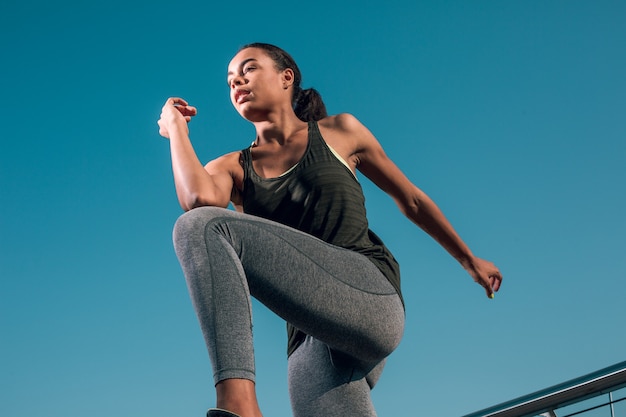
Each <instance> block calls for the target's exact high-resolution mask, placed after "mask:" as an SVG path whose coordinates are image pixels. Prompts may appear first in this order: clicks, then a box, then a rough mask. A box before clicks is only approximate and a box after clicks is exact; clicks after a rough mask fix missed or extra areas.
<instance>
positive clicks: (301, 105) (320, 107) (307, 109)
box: [293, 88, 328, 122]
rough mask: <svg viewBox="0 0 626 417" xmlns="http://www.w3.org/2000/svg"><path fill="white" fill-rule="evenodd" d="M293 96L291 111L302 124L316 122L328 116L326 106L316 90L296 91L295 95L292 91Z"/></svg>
mask: <svg viewBox="0 0 626 417" xmlns="http://www.w3.org/2000/svg"><path fill="white" fill-rule="evenodd" d="M294 96H295V100H294V106H293V111H294V112H295V113H296V116H298V119H300V120H302V121H304V122H317V121H318V120H321V119H323V118H324V117H326V116H328V113H327V112H326V105H325V104H324V102H323V101H322V96H321V95H320V93H319V92H318V91H317V90H316V89H314V88H307V89H306V90H302V89H298V91H297V95H296V91H295V90H294Z"/></svg>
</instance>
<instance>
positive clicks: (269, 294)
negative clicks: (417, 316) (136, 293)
mask: <svg viewBox="0 0 626 417" xmlns="http://www.w3.org/2000/svg"><path fill="white" fill-rule="evenodd" d="M174 242H175V248H176V252H177V255H178V257H179V260H180V262H181V265H182V267H183V271H184V273H185V277H186V279H187V284H188V287H189V292H190V295H191V298H192V301H193V304H194V307H195V309H196V312H197V315H198V318H199V320H200V325H201V328H202V331H203V334H204V336H205V341H206V343H207V347H208V350H209V354H210V356H211V361H212V364H213V367H214V378H215V381H216V383H219V382H220V381H224V380H227V379H232V378H234V379H247V380H249V381H254V355H253V348H252V321H251V313H250V299H249V297H250V294H252V295H253V296H255V298H257V299H258V300H259V301H260V302H262V303H263V304H265V305H266V306H267V307H269V308H270V309H271V310H273V311H274V312H275V313H277V314H278V315H279V316H281V317H282V318H283V319H285V320H286V321H288V322H290V323H292V324H293V325H295V326H296V327H298V328H299V329H301V330H302V331H304V332H305V333H307V334H309V335H312V336H314V337H315V338H316V339H318V340H320V341H322V342H323V343H325V344H328V345H329V346H331V347H332V348H333V349H335V350H337V351H341V352H344V353H347V354H349V355H351V356H353V357H354V358H358V359H359V360H360V361H362V363H363V364H366V366H367V364H375V363H378V362H379V361H380V360H382V359H383V358H384V357H385V356H387V355H388V354H389V353H391V351H392V350H393V349H394V348H395V346H396V345H397V343H398V342H399V340H400V337H401V334H402V330H403V325H404V311H403V308H402V304H401V301H400V298H399V297H398V295H397V294H396V293H395V290H394V289H393V287H392V286H391V284H389V282H388V281H387V280H386V279H385V278H384V276H383V275H382V274H381V273H380V271H379V270H378V269H377V268H376V267H375V266H374V265H373V264H372V263H371V262H370V261H369V260H368V259H367V258H365V257H364V256H362V255H360V254H358V253H355V252H352V251H348V250H345V249H341V248H337V247H335V246H332V245H329V244H327V243H324V242H322V241H320V240H319V239H316V238H313V237H311V236H310V235H307V234H305V233H302V232H299V231H297V230H295V229H292V228H288V227H286V226H283V225H280V224H277V223H274V222H270V221H267V220H264V219H260V218H257V217H254V216H248V215H242V214H240V213H235V212H233V211H230V210H225V209H219V208H211V207H201V208H198V209H194V210H191V211H190V212H188V213H186V214H184V215H183V216H181V217H180V219H179V220H178V222H177V224H176V227H175V230H174Z"/></svg>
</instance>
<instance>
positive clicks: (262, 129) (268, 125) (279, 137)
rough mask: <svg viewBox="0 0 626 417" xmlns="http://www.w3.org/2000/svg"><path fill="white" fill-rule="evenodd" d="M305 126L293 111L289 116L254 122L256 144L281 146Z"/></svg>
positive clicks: (283, 115) (277, 116)
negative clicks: (276, 144)
mask: <svg viewBox="0 0 626 417" xmlns="http://www.w3.org/2000/svg"><path fill="white" fill-rule="evenodd" d="M306 126H307V123H306V122H303V121H302V120H300V119H298V117H296V115H295V113H293V111H292V112H291V114H288V113H287V114H281V115H276V116H274V117H271V116H270V117H268V118H267V120H265V121H259V122H254V127H255V129H256V144H257V145H260V144H263V143H278V144H280V145H282V144H284V143H285V142H287V141H288V140H289V138H291V137H293V136H294V134H295V133H296V132H298V131H300V130H302V129H304V128H306Z"/></svg>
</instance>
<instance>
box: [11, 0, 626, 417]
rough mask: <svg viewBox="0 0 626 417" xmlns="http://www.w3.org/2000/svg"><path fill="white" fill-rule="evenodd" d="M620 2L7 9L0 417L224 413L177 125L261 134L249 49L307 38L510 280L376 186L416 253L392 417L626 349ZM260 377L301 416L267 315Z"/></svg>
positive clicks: (558, 378) (347, 95) (275, 411)
mask: <svg viewBox="0 0 626 417" xmlns="http://www.w3.org/2000/svg"><path fill="white" fill-rule="evenodd" d="M625 16H626V3H625V2H623V1H617V0H616V1H576V0H572V1H544V0H540V1H539V0H530V1H515V2H514V1H471V2H470V1H430V2H423V1H408V0H406V1H393V0H392V1H386V2H382V1H379V2H369V1H363V0H358V1H356V0H355V1H341V0H337V1H325V0H321V1H316V2H310V3H306V2H291V3H290V2H271V1H270V2H261V1H259V2H247V1H240V2H223V1H219V2H211V1H186V2H164V1H160V0H158V1H154V0H151V1H148V0H145V1H133V0H127V1H119V0H108V1H89V2H75V1H72V2H69V1H58V2H44V1H21V2H9V1H4V2H2V4H1V5H0V33H1V36H0V48H1V49H0V52H1V55H0V56H1V57H2V65H0V89H1V90H0V91H1V93H2V100H0V121H1V125H2V133H1V138H2V139H1V141H2V147H1V149H0V176H1V177H0V179H1V181H0V198H1V199H2V204H1V205H0V227H1V229H0V249H1V250H0V280H1V281H0V282H1V287H0V338H1V339H0V415H2V416H6V417H26V416H29V417H30V416H35V415H45V416H47V417H57V416H58V417H61V416H63V417H83V416H90V417H101V416H102V417H104V416H107V417H110V416H115V417H126V416H128V417H130V416H133V417H135V416H150V417H166V416H202V415H204V413H205V411H206V408H208V407H210V406H213V405H214V400H215V398H214V394H213V388H212V377H211V371H210V364H209V360H208V356H207V354H206V351H205V347H204V344H203V341H202V336H201V334H200V330H199V327H198V325H197V322H196V318H195V315H194V313H193V310H192V308H191V303H190V301H189V298H188V295H187V291H186V287H185V283H184V279H183V276H182V273H181V270H180V267H179V265H178V261H177V259H176V257H175V255H174V251H173V248H172V244H171V229H172V226H173V224H174V222H175V220H176V218H177V217H178V216H179V215H180V214H181V209H180V207H179V206H178V203H177V201H176V196H175V193H174V187H173V181H172V174H171V167H170V161H169V148H168V143H167V141H166V140H165V139H163V138H161V137H160V136H159V135H158V128H157V125H156V121H157V119H158V117H159V113H160V108H161V106H162V104H163V102H164V101H165V99H166V98H167V97H169V96H182V97H184V98H186V99H187V100H188V101H189V102H190V103H191V104H193V105H195V106H197V108H198V110H199V114H198V116H197V117H196V118H195V119H194V120H193V122H192V123H191V137H192V141H193V143H194V145H195V147H196V149H197V152H198V155H199V157H200V158H201V160H203V161H208V160H210V159H212V158H214V157H217V156H219V155H221V154H223V153H225V152H228V151H232V150H238V149H241V148H243V147H245V146H247V145H248V144H249V143H250V142H251V141H252V140H253V139H254V129H253V126H252V125H250V124H249V123H248V122H246V121H245V120H243V119H241V118H240V117H239V115H238V114H237V113H236V112H235V110H234V109H233V108H232V106H231V105H230V102H229V98H228V89H227V86H226V66H227V64H228V62H229V60H230V59H231V58H232V56H233V55H234V54H235V52H236V50H237V49H238V48H239V46H241V45H243V44H245V43H249V42H253V41H261V42H270V43H275V44H277V45H279V46H281V47H283V48H285V49H286V50H287V51H289V52H290V53H291V54H292V55H293V56H294V57H295V59H296V61H297V62H298V63H299V65H300V68H301V70H302V72H303V75H304V80H303V82H304V87H311V86H313V87H315V88H317V89H318V90H319V91H320V92H321V93H322V96H323V97H324V99H325V101H326V104H327V107H328V109H329V111H330V112H331V113H339V112H350V113H352V114H354V115H355V116H357V117H358V118H359V119H360V120H361V121H362V122H363V123H364V124H365V125H367V126H368V127H369V128H370V130H371V131H372V132H373V133H374V134H375V135H376V136H377V137H378V139H379V140H380V141H381V143H382V144H383V146H384V147H385V149H386V151H387V153H388V154H389V156H390V157H391V158H392V159H393V160H394V161H395V162H396V163H397V164H398V165H399V166H400V167H401V168H402V169H403V170H404V172H405V173H406V174H407V175H408V176H409V177H410V178H411V179H412V180H413V181H414V182H415V183H416V185H418V186H419V187H421V188H422V189H424V190H425V191H426V192H427V193H429V194H430V195H431V197H433V199H434V200H435V201H436V202H438V203H439V205H440V206H441V208H442V209H443V211H444V212H445V213H446V215H447V216H448V218H449V219H450V220H451V222H452V223H453V224H454V226H455V227H456V228H457V231H458V232H459V233H460V234H461V236H462V237H463V238H464V239H465V241H466V242H467V243H468V244H469V245H470V247H471V248H472V250H473V251H474V252H475V253H476V254H478V255H480V256H481V257H485V258H487V259H490V260H492V261H494V262H495V263H496V264H497V265H498V266H499V267H500V268H501V270H502V272H503V273H504V277H505V281H504V284H503V287H502V290H501V291H500V293H499V294H497V296H496V298H495V299H494V300H493V301H491V300H489V299H487V298H486V297H485V296H484V293H483V291H482V289H481V288H480V287H478V286H477V285H476V284H474V283H473V282H472V280H471V278H470V277H469V276H467V275H466V274H465V272H464V271H463V270H462V269H461V268H460V267H459V266H458V265H457V264H456V262H455V261H454V260H453V259H452V258H451V257H450V256H448V255H447V253H445V252H444V251H443V250H442V249H441V248H440V247H439V246H438V245H437V244H436V243H434V241H433V240H432V239H430V238H429V237H428V236H427V235H425V234H424V233H423V232H422V231H421V230H419V229H418V228H417V227H415V226H413V225H412V224H411V223H410V222H409V221H408V220H407V219H405V218H404V217H402V215H401V214H400V213H399V211H398V210H397V209H396V207H395V206H394V204H393V202H392V201H391V200H390V199H389V198H388V197H387V196H385V195H384V194H382V193H381V192H379V191H378V190H376V189H374V188H373V187H372V186H371V185H370V184H369V183H368V182H367V181H366V180H365V179H363V180H362V183H363V186H364V189H365V192H366V197H367V208H368V213H369V216H370V222H371V228H372V229H373V230H374V231H375V232H376V233H378V234H379V235H380V236H381V237H382V238H383V239H384V240H385V242H386V244H387V245H388V246H389V247H390V248H391V249H392V251H393V252H394V254H395V255H396V257H397V258H398V260H399V261H400V263H401V266H402V273H403V290H404V294H405V298H406V303H407V328H406V333H405V337H404V340H403V342H402V344H401V345H400V347H399V348H398V350H397V351H396V352H395V353H394V354H393V355H392V356H391V358H390V359H389V361H388V365H387V369H386V371H385V373H384V374H383V377H382V379H381V381H380V383H379V385H378V386H377V387H376V389H375V390H374V392H373V396H374V401H375V403H376V405H377V408H378V411H379V414H380V416H393V417H416V416H435V417H438V416H442V417H448V416H451V417H454V416H461V415H464V414H468V413H471V412H473V411H476V410H478V409H482V408H485V407H488V406H491V405H494V404H496V403H500V402H503V401H506V400H510V399H512V398H514V397H517V396H520V395H523V394H527V393H530V392H533V391H535V390H538V389H542V388H545V387H547V386H551V385H553V384H556V383H559V382H563V381H565V380H568V379H571V378H575V377H578V376H581V375H584V374H586V373H589V372H592V371H595V370H597V369H600V368H603V367H606V366H609V365H612V364H614V363H617V362H620V361H623V360H624V359H626V354H625V352H626V351H625V346H626V332H624V318H625V315H626V302H625V295H626V256H625V255H624V252H625V249H626V245H625V244H624V235H625V234H626V221H625V220H624V214H623V211H624V206H625V205H626V187H625V185H624V184H625V183H626V115H625V110H626V77H625V76H624V75H625V74H626V24H624V17H625ZM254 320H255V344H256V351H257V359H258V391H259V397H260V401H261V405H262V408H263V410H264V412H265V415H266V416H268V417H287V416H289V415H290V407H289V401H288V395H287V387H286V357H285V342H286V341H285V331H284V324H283V323H282V322H281V321H280V320H278V319H276V318H275V317H273V316H272V315H271V314H270V313H268V312H267V311H266V310H264V308H263V307H262V306H260V305H258V304H256V305H255V308H254Z"/></svg>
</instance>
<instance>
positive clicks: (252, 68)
mask: <svg viewBox="0 0 626 417" xmlns="http://www.w3.org/2000/svg"><path fill="white" fill-rule="evenodd" d="M255 69H256V67H253V66H250V67H245V68H244V69H243V73H244V74H247V73H248V72H250V71H252V70H255Z"/></svg>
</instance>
